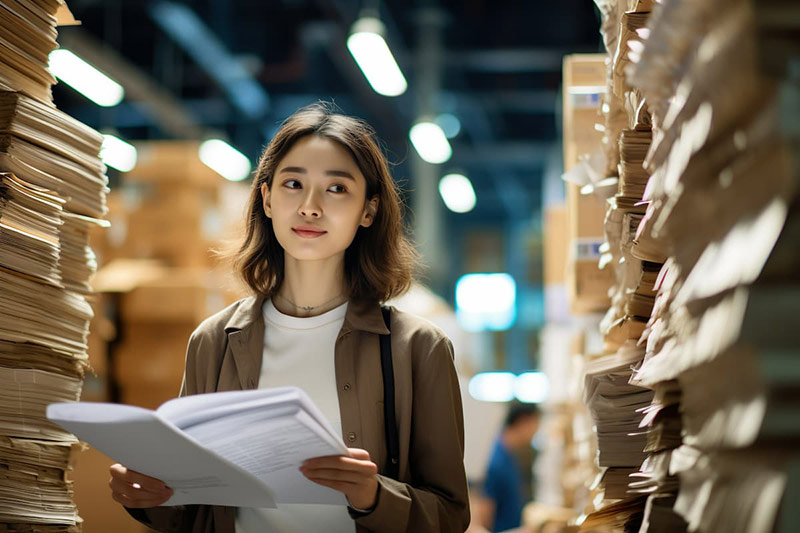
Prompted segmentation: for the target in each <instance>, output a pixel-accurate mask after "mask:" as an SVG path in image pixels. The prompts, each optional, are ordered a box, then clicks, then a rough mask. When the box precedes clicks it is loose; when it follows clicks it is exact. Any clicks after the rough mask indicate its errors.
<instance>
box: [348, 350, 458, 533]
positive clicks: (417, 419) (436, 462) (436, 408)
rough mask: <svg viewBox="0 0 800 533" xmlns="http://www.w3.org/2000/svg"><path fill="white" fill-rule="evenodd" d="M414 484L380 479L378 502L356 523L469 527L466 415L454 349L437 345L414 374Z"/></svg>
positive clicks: (378, 527) (391, 528)
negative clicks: (465, 453)
mask: <svg viewBox="0 0 800 533" xmlns="http://www.w3.org/2000/svg"><path fill="white" fill-rule="evenodd" d="M412 372H413V373H412V380H413V383H412V387H413V401H412V402H413V403H412V415H411V443H410V446H409V470H410V475H411V482H410V483H403V482H400V481H397V480H394V479H391V478H387V477H384V476H379V477H378V484H379V488H378V501H377V503H376V505H375V508H374V510H373V511H372V512H370V513H369V514H367V515H363V516H360V515H354V518H356V522H357V523H358V524H359V525H360V526H362V527H365V528H367V529H369V530H372V531H381V532H395V531H397V532H401V531H414V532H418V533H423V532H455V531H458V532H463V531H465V530H466V529H467V527H468V525H469V519H470V515H469V499H468V489H467V477H466V472H465V470H464V415H463V412H462V407H461V393H460V390H459V385H458V377H457V375H456V371H455V367H454V365H453V346H452V344H451V343H450V340H449V339H447V338H446V337H441V338H439V339H437V340H436V341H435V342H434V343H433V345H432V348H430V351H429V353H427V354H425V355H423V357H421V358H420V360H419V361H416V362H415V363H414V366H413V370H412Z"/></svg>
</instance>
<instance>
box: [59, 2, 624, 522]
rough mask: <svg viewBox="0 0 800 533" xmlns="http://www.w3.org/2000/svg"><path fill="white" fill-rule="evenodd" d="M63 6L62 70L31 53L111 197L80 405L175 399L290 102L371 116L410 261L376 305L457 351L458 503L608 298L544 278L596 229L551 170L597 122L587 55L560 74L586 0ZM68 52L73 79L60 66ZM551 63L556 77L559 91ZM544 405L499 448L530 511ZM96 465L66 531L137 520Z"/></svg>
mask: <svg viewBox="0 0 800 533" xmlns="http://www.w3.org/2000/svg"><path fill="white" fill-rule="evenodd" d="M69 7H70V9H71V11H72V13H73V15H74V17H75V18H76V19H77V20H79V21H80V22H81V24H80V25H77V26H64V27H61V28H60V29H59V43H60V45H61V53H62V54H63V52H64V51H65V50H66V51H69V53H70V55H64V56H62V57H61V58H60V59H59V61H61V62H63V63H64V65H65V66H64V70H63V72H62V73H60V72H59V70H58V68H59V64H60V63H58V62H55V61H53V59H52V58H51V69H52V70H53V73H54V74H55V75H56V77H57V78H59V83H58V85H56V86H54V87H53V98H54V101H55V104H56V105H57V107H58V108H59V109H61V110H63V111H65V112H67V113H68V114H70V115H72V116H73V117H75V118H77V119H78V120H80V121H82V122H84V123H86V124H88V125H89V126H91V127H93V128H95V129H97V130H99V131H100V132H101V133H103V134H104V135H105V136H106V142H105V143H104V148H103V152H102V154H101V155H102V157H103V160H104V162H105V163H106V165H107V166H108V167H109V168H108V176H109V180H110V188H111V192H110V194H109V196H108V206H109V213H108V216H107V219H108V220H109V221H110V222H111V227H110V228H109V229H98V231H97V232H96V234H94V235H93V236H92V247H93V249H94V251H95V253H96V255H97V262H98V266H99V271H98V273H97V275H96V277H95V279H94V287H95V290H96V291H97V292H98V298H97V299H96V301H95V303H94V307H95V312H96V317H95V319H94V322H93V323H92V326H91V338H90V349H89V355H90V359H91V364H92V367H93V369H94V374H93V375H87V379H86V382H85V385H84V390H83V397H82V398H83V399H84V400H103V401H108V400H110V401H119V402H124V403H129V404H135V405H142V406H145V407H156V406H158V405H159V404H161V403H162V402H163V401H165V400H166V399H168V398H171V397H174V396H175V395H176V394H177V391H178V387H179V385H180V378H181V373H182V366H183V354H184V350H185V345H186V341H187V339H188V336H189V334H190V333H191V331H192V330H193V329H194V327H195V326H196V325H197V324H198V323H199V322H200V321H201V320H202V319H203V318H204V317H206V316H208V315H210V314H212V313H214V312H216V311H217V310H219V309H221V308H222V307H224V306H225V305H227V304H229V303H231V302H232V301H235V300H236V299H238V298H240V297H242V296H244V295H245V292H244V291H243V289H242V288H241V287H240V286H238V285H237V284H236V282H235V280H233V278H232V276H231V275H230V272H229V270H228V269H227V267H226V266H225V265H223V264H221V263H220V262H219V260H218V259H217V258H216V256H215V255H214V254H213V253H212V252H211V251H210V250H211V249H215V248H220V247H224V246H225V245H226V244H228V243H229V242H230V241H236V240H237V239H238V237H239V235H240V223H241V219H242V217H243V206H244V203H245V200H246V197H247V194H248V191H249V186H250V176H251V171H252V169H253V168H254V167H255V165H256V162H257V160H258V156H259V154H260V152H261V150H262V149H263V148H264V146H265V145H266V144H267V143H268V142H269V140H270V139H271V137H272V136H273V135H274V133H275V131H276V130H277V128H278V126H279V124H280V123H281V122H282V121H283V120H284V119H285V118H286V117H287V116H288V115H290V114H291V113H292V112H294V111H295V110H296V109H297V108H299V107H302V106H305V105H307V104H310V103H313V102H317V101H319V100H324V101H329V102H333V103H334V104H335V105H336V106H338V107H339V108H340V110H341V112H342V113H345V114H349V115H356V116H358V117H361V118H364V119H365V120H367V121H368V122H369V123H370V124H372V125H373V126H374V127H375V129H376V130H377V133H378V135H379V137H380V138H381V139H382V140H383V142H384V143H385V150H386V153H387V155H388V157H389V159H390V161H391V162H392V163H393V175H394V177H395V179H396V181H397V182H398V184H399V185H400V187H401V188H402V189H403V191H404V196H405V200H406V203H407V206H408V211H407V221H406V222H407V226H408V229H409V231H410V232H411V234H412V235H413V237H414V240H415V242H416V243H417V245H418V248H419V250H420V252H421V254H422V258H423V261H424V263H425V268H424V269H423V270H422V271H421V276H420V279H419V283H418V284H417V285H416V286H415V287H414V289H413V290H412V291H411V292H410V293H409V294H408V295H406V296H404V297H403V298H402V299H400V300H399V301H397V302H394V303H395V304H396V305H397V306H398V307H400V308H403V309H407V310H410V311H412V312H416V313H418V314H421V315H423V316H426V317H428V318H429V319H430V320H432V321H434V322H435V323H437V324H438V325H439V326H440V327H442V328H443V329H444V330H445V331H446V332H447V333H448V334H449V335H450V336H451V338H452V339H453V341H454V344H455V347H456V362H457V366H458V370H459V373H460V376H461V380H462V389H463V390H462V393H463V397H464V398H463V400H464V405H465V422H466V432H467V444H466V446H467V450H466V465H467V471H468V475H469V478H470V482H471V483H472V484H473V485H474V486H475V487H476V494H477V493H479V491H480V485H481V483H482V481H483V478H484V476H485V472H486V468H487V461H488V459H489V456H490V453H491V449H492V445H493V442H494V440H495V437H496V436H497V434H498V432H499V431H500V430H501V426H502V423H503V419H504V417H505V414H506V409H507V406H508V404H509V402H510V401H511V400H517V401H522V402H528V403H537V404H539V403H543V402H548V401H551V402H556V403H557V402H558V396H559V394H560V395H562V396H564V397H566V395H567V394H568V389H569V388H570V387H572V388H573V389H574V388H575V384H569V383H557V382H556V383H550V380H552V379H553V376H557V375H558V372H556V373H553V369H552V368H551V369H550V370H551V372H550V380H549V379H548V377H546V376H545V374H544V373H543V372H542V371H543V370H545V369H546V367H547V366H548V364H549V365H550V366H551V367H552V366H553V365H556V367H560V368H562V370H564V369H565V368H566V367H568V366H569V364H570V363H569V361H570V358H569V355H570V352H571V350H574V351H576V353H577V352H583V351H584V350H585V346H586V344H587V342H588V343H589V344H591V343H592V338H591V337H592V335H593V333H592V332H593V331H596V329H597V328H596V324H597V321H598V316H597V315H593V314H591V313H592V312H596V311H602V310H604V309H605V308H607V306H608V299H607V297H606V295H605V291H606V290H607V288H608V286H609V285H610V283H611V279H610V277H608V276H605V277H603V276H600V278H601V279H590V277H585V278H584V279H579V280H576V279H574V276H573V279H572V281H571V282H569V280H568V279H567V277H566V276H565V271H566V263H567V243H568V241H569V240H570V239H571V238H572V237H576V238H577V237H580V238H582V239H584V240H585V239H587V238H588V239H589V241H588V242H590V244H591V243H592V242H595V241H602V212H603V211H602V206H601V204H599V203H597V204H596V205H593V204H592V202H594V201H593V200H590V199H585V198H584V199H581V198H578V196H577V195H575V201H578V200H580V201H582V202H585V203H586V202H588V203H587V205H586V207H587V209H588V212H589V213H590V215H591V216H589V215H585V216H584V219H585V220H583V219H582V220H581V221H580V224H579V221H577V220H573V221H572V222H570V221H569V220H568V217H567V211H566V207H565V205H566V202H567V196H568V193H567V188H566V186H565V183H564V181H562V179H561V175H562V173H563V172H564V170H565V164H566V165H567V166H568V167H569V166H571V165H572V164H574V163H575V162H576V161H577V155H578V153H583V152H586V151H591V148H592V147H594V146H595V145H599V144H598V143H599V138H600V135H601V133H600V132H597V131H595V129H594V127H593V123H594V121H595V119H596V115H597V107H598V105H599V99H598V95H599V94H600V93H602V91H603V90H604V89H603V86H604V85H605V66H604V62H603V61H604V59H603V56H602V55H598V56H588V55H587V56H577V57H578V60H577V62H576V63H574V64H572V63H570V62H569V61H570V60H567V62H566V63H565V56H567V55H568V54H590V53H596V52H599V51H601V50H602V41H601V38H600V34H599V32H598V29H599V25H600V15H599V13H598V11H597V9H596V8H595V7H594V5H593V4H591V3H590V2H585V1H578V0H568V1H562V2H553V3H549V4H548V5H547V9H546V10H544V9H543V7H542V4H541V3H537V2H523V1H499V2H498V1H494V2H489V1H487V0H467V1H459V2H455V1H441V2H437V1H433V0H430V1H414V2H400V1H396V0H391V1H387V0H283V1H278V0H272V1H266V2H265V1H263V0H236V1H230V0H205V1H193V2H177V1H141V0H115V1H111V0H109V1H101V0H71V1H70V2H69ZM581 57H583V58H584V60H585V61H583V60H580V58H581ZM84 63H85V65H86V66H81V67H80V68H79V69H78V70H80V69H83V70H80V72H81V74H80V75H78V76H74V74H73V75H71V74H70V72H75V71H76V67H75V64H79V65H83V64H84ZM565 65H567V67H568V68H571V69H573V72H572V73H571V74H567V73H565V72H564V68H565ZM570 65H572V66H570ZM95 69H96V70H97V71H100V72H101V73H102V74H98V73H97V72H96V71H95ZM70 76H72V77H70ZM565 76H572V77H573V78H575V79H574V80H573V82H572V83H573V84H574V85H575V86H576V87H577V90H572V91H567V92H566V93H565V92H564V80H565ZM109 80H110V81H109ZM562 94H567V95H568V96H569V97H570V101H569V102H564V101H563V97H562ZM565 109H566V110H567V112H568V113H571V114H574V116H576V117H578V119H580V115H581V109H583V113H584V118H583V121H584V122H583V126H585V128H584V130H581V129H580V128H575V127H573V129H575V130H576V131H578V132H579V133H578V134H574V135H572V136H571V137H569V138H567V139H566V140H565V131H564V129H563V126H562V124H564V123H565V117H564V110H565ZM585 130H586V131H585ZM587 131H588V133H587ZM565 143H566V144H568V145H569V147H566V148H565V146H564V144H565ZM576 143H577V144H576ZM584 211H586V210H584ZM570 224H572V225H571V226H570ZM579 226H580V228H579ZM545 231H547V238H545V235H544V234H545ZM592 239H594V241H593V240H592ZM548 247H549V249H548ZM590 262H591V261H590ZM593 263H594V264H596V259H595V260H594V261H593ZM596 272H597V271H596V268H592V271H591V272H589V275H590V276H594V277H595V278H597V277H598V275H597V273H596ZM570 284H571V285H570ZM598 295H599V296H598ZM570 310H571V311H572V313H570ZM586 313H590V314H586ZM592 326H595V327H594V328H593V327H592ZM587 335H588V336H589V337H590V338H589V339H588V340H587V338H586V336H587ZM595 335H597V336H598V337H599V334H595ZM548 354H549V357H550V358H549V361H550V362H549V363H548V359H547V356H548ZM562 374H564V375H566V371H564V372H562ZM573 393H574V391H573ZM562 415H563V413H562ZM565 416H566V415H564V416H562V418H561V420H569V418H565ZM548 417H550V413H549V412H547V411H546V412H545V413H544V420H543V424H542V426H541V427H542V428H545V429H542V430H541V431H540V432H539V433H538V434H537V437H536V438H535V439H534V447H527V448H523V449H522V451H521V452H520V453H519V457H518V460H519V461H520V464H521V465H523V468H522V471H523V472H524V473H525V480H524V483H525V485H526V487H527V488H528V490H527V493H526V494H525V497H526V499H527V500H530V499H533V498H534V494H536V492H537V490H538V493H539V494H538V499H540V500H543V501H547V500H548V499H549V500H550V501H551V502H552V503H553V504H554V505H569V504H570V502H569V501H567V502H565V501H564V495H563V493H562V492H561V484H562V475H561V473H560V470H557V469H556V470H553V474H552V475H551V483H550V484H549V486H550V488H549V489H548V483H547V481H546V480H547V472H546V469H547V467H546V466H545V467H543V468H542V469H541V470H542V472H541V474H540V475H539V476H538V477H540V478H542V479H540V480H539V481H538V482H537V481H536V477H537V476H534V475H533V468H532V466H533V465H534V461H535V456H536V453H537V451H536V448H537V447H540V446H538V445H537V442H539V443H541V442H544V440H545V439H546V438H550V440H551V441H552V442H555V443H556V444H557V445H556V446H555V448H556V449H557V448H558V447H559V446H558V443H559V442H561V443H566V442H567V441H565V440H564V439H565V438H566V433H569V428H565V427H558V425H557V424H556V426H554V425H553V424H554V422H553V420H551V419H550V418H548ZM567 424H568V423H567ZM562 426H563V424H562ZM547 427H550V429H549V430H547V429H546V428H547ZM547 431H550V432H551V436H550V437H546V433H547ZM565 432H566V433H565ZM553 439H555V440H553ZM587 453H588V452H587ZM109 462H110V461H109V460H108V459H107V458H105V457H103V456H101V455H100V454H99V453H97V452H94V451H92V450H89V451H88V452H86V453H84V454H81V456H80V457H79V458H78V461H77V466H76V471H75V472H74V475H73V478H74V479H75V480H76V485H75V490H76V495H75V499H76V502H77V504H78V508H79V510H80V513H81V516H82V517H83V518H84V520H85V522H84V531H86V532H87V533H93V532H105V531H110V530H111V528H112V527H113V528H114V530H116V531H120V532H121V531H141V529H142V526H140V525H139V524H138V523H136V522H134V521H133V520H131V519H129V518H128V517H127V516H126V514H125V512H124V511H123V510H122V509H121V508H120V507H119V506H117V505H116V504H114V503H113V502H112V501H111V500H110V497H109V494H108V489H107V486H106V481H107V479H106V478H107V475H106V472H107V466H108V464H109ZM545 463H546V464H551V465H553V464H554V463H553V462H552V461H545ZM552 468H554V467H551V469H552ZM537 471H538V470H537ZM578 477H579V476H578ZM584 481H585V479H582V478H580V479H578V478H576V479H575V480H573V484H574V485H575V486H578V485H581V486H582V485H583V483H584ZM553 483H555V485H553ZM537 485H539V488H538V489H537ZM554 486H555V492H554V493H553V487H554ZM548 490H550V491H551V494H549V495H548V494H547V492H548Z"/></svg>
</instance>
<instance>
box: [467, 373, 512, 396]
mask: <svg viewBox="0 0 800 533" xmlns="http://www.w3.org/2000/svg"><path fill="white" fill-rule="evenodd" d="M515 380H516V376H514V374H512V373H511V372H481V373H480V374H475V375H474V376H472V378H471V379H470V380H469V394H470V396H472V397H473V398H475V399H476V400H479V401H482V402H507V401H510V400H512V399H513V398H514V382H515Z"/></svg>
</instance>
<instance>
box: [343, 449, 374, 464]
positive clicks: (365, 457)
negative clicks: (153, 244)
mask: <svg viewBox="0 0 800 533" xmlns="http://www.w3.org/2000/svg"><path fill="white" fill-rule="evenodd" d="M347 451H348V452H349V453H350V457H352V458H353V459H358V460H360V461H369V460H370V459H369V452H368V451H367V450H362V449H361V448H347Z"/></svg>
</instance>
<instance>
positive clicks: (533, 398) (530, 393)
mask: <svg viewBox="0 0 800 533" xmlns="http://www.w3.org/2000/svg"><path fill="white" fill-rule="evenodd" d="M549 393H550V380H549V379H547V375H545V374H544V373H542V372H523V373H522V374H520V375H519V376H517V379H516V380H514V396H516V397H517V400H519V401H521V402H525V403H542V402H543V401H545V400H547V397H548V395H549Z"/></svg>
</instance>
